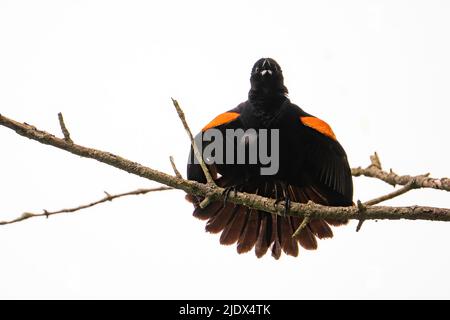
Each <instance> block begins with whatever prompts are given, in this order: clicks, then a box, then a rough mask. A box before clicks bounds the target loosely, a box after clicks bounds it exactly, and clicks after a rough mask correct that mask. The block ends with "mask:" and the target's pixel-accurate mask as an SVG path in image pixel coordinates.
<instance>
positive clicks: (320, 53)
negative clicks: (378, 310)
mask: <svg viewBox="0 0 450 320" xmlns="http://www.w3.org/2000/svg"><path fill="white" fill-rule="evenodd" d="M449 16H450V4H449V2H448V1H359V0H358V1H356V0H355V1H276V2H275V1H226V2H225V1H223V2H214V1H161V2H159V3H157V2H156V1H155V2H150V1H122V2H120V1H39V2H38V1H5V0H0V113H2V114H4V115H5V116H8V117H11V118H13V119H17V120H19V121H25V122H28V123H31V124H33V125H35V126H37V127H38V128H42V129H44V130H47V131H50V132H52V133H54V134H57V135H61V134H60V131H59V127H58V121H57V113H58V112H60V111H61V112H63V114H64V116H65V119H66V124H67V126H68V127H69V129H70V131H71V134H72V137H73V139H74V140H75V142H77V143H79V144H82V145H86V146H90V147H96V148H100V149H102V150H107V151H110V152H113V153H117V154H120V155H122V156H124V157H126V158H128V159H131V160H133V161H138V162H140V163H142V164H144V165H148V166H151V167H153V168H156V169H159V170H162V171H165V172H169V173H171V172H172V171H171V167H170V164H169V160H168V157H169V155H173V156H174V157H175V159H176V162H177V164H178V167H179V168H180V169H183V172H184V168H185V163H186V160H187V152H188V149H189V142H188V140H187V137H186V135H185V133H184V131H183V129H182V127H181V125H180V123H179V120H178V118H177V116H176V113H175V112H174V110H173V106H172V104H171V101H170V97H175V98H177V99H178V100H179V101H180V103H181V105H182V107H183V108H184V110H185V112H186V114H187V118H188V120H189V122H190V124H191V127H192V128H193V130H195V131H198V130H199V129H200V128H201V127H202V126H204V125H205V124H206V123H207V122H208V121H210V120H211V119H212V118H213V117H214V116H215V115H217V114H218V113H220V112H223V111H226V110H228V109H231V108H233V107H235V106H236V105H237V104H238V103H240V102H241V101H244V100H245V99H246V97H247V92H248V89H249V76H250V69H251V67H252V65H253V63H254V62H255V61H256V60H257V59H258V58H260V57H273V58H275V59H276V60H277V61H278V62H279V63H280V65H281V66H282V68H283V70H284V76H285V83H286V85H287V87H288V88H289V90H290V97H291V100H292V101H293V102H294V103H297V104H299V105H300V106H302V107H303V108H304V109H305V110H306V111H307V112H309V113H312V114H314V115H316V116H319V117H321V118H323V119H325V120H326V121H327V122H329V123H330V124H332V126H333V129H334V131H335V133H336V135H337V137H338V139H339V141H340V142H341V143H342V144H343V146H344V147H345V149H346V150H347V153H348V156H349V160H350V163H351V165H352V166H360V165H361V166H366V165H367V164H368V163H369V155H370V154H371V153H372V152H373V151H378V152H379V154H380V157H381V160H382V163H383V164H384V166H385V168H386V169H389V168H394V170H396V171H397V172H398V173H404V174H412V175H415V174H422V173H425V172H431V174H432V175H433V176H436V177H443V176H448V175H449V170H448V169H449V167H448V163H449V157H450V151H449V145H448V144H449V143H448V138H449V134H448V129H449V128H448V127H449V117H448V116H449V112H448V109H449V104H450V94H449V87H450V59H449V57H450V46H449V43H450V42H449V31H450V19H449ZM0 150H1V151H0V152H1V158H0V179H1V180H0V220H2V219H6V218H12V217H15V216H17V215H20V214H21V212H23V211H27V210H28V211H37V212H40V211H41V210H42V209H44V208H45V209H48V210H54V209H59V208H64V207H70V206H76V205H79V204H82V203H86V202H90V201H93V200H96V199H98V198H100V197H102V196H103V191H104V190H106V191H108V192H110V193H117V192H123V191H128V190H132V189H135V188H138V187H150V186H154V185H156V184H155V183H152V182H150V181H146V180H144V179H141V178H138V177H135V176H132V175H129V174H127V173H124V172H122V171H119V170H117V169H114V168H112V167H108V166H106V165H103V164H99V163H97V162H96V161H94V160H88V159H84V158H80V157H77V156H74V155H71V154H69V153H67V152H63V151H61V150H58V149H55V148H53V147H49V146H45V145H41V144H39V143H36V142H34V141H31V140H28V139H25V138H23V137H21V136H18V135H16V134H15V133H14V132H12V131H10V130H9V129H7V128H4V127H0ZM354 181H355V200H356V199H361V200H368V199H370V198H373V197H375V196H378V195H381V194H384V193H387V192H389V191H391V190H392V187H390V186H389V185H387V184H385V183H383V182H379V181H376V180H373V179H368V178H355V180H354ZM386 204H389V205H413V204H418V205H432V206H441V207H450V198H449V194H448V193H446V192H443V191H437V190H417V191H413V192H410V193H409V194H407V195H405V196H403V197H401V198H398V199H395V200H392V201H389V202H386ZM191 212H192V208H191V205H190V204H188V203H187V202H185V200H184V194H183V193H182V192H180V191H166V192H164V193H158V194H151V195H148V196H140V197H129V198H126V199H122V200H117V201H114V202H111V203H107V204H104V205H102V206H98V207H95V208H92V209H89V210H85V211H82V212H78V213H76V214H67V215H61V216H57V217H52V218H50V219H48V220H46V219H34V220H28V221H26V222H22V223H19V224H15V225H9V226H4V227H1V228H0V277H1V281H0V298H153V299H154V298H194V299H195V298H224V299H228V298H256V299H259V298H261V299H262V298H267V299H272V298H275V299H277V298H286V299H299V298H307V299H309V298H450V289H449V287H450V276H449V272H448V270H449V268H450V251H449V250H448V244H449V241H450V226H449V225H448V224H447V223H438V222H409V221H379V222H366V223H365V224H364V226H363V228H362V230H361V232H359V233H356V232H355V227H356V222H352V223H350V224H349V225H348V226H346V227H341V228H338V229H334V230H335V238H334V239H332V240H323V241H320V243H319V250H318V251H309V252H306V251H304V250H302V251H301V252H300V257H298V258H291V257H286V256H284V255H283V256H282V258H281V259H280V260H279V261H274V260H273V259H272V258H271V257H270V256H266V257H264V258H263V259H260V260H259V259H257V258H256V257H255V256H254V254H253V252H252V253H250V254H245V255H238V254H237V253H236V252H235V247H234V246H232V247H225V246H220V245H219V243H218V242H219V241H218V236H217V235H211V234H207V233H206V232H205V231H204V222H202V221H200V220H196V219H194V218H193V217H192V216H191Z"/></svg>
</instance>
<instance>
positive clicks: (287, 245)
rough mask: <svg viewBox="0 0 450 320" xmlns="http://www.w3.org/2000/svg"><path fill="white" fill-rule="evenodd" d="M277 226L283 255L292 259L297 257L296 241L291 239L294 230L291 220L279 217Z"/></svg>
mask: <svg viewBox="0 0 450 320" xmlns="http://www.w3.org/2000/svg"><path fill="white" fill-rule="evenodd" d="M278 226H279V235H280V238H281V247H282V248H283V251H284V253H286V254H288V255H290V256H294V257H296V256H298V245H297V240H295V239H293V238H292V235H293V234H294V231H295V230H293V228H292V225H291V219H289V217H281V218H280V219H279V223H278Z"/></svg>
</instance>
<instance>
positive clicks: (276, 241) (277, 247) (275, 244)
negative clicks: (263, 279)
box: [270, 214, 282, 260]
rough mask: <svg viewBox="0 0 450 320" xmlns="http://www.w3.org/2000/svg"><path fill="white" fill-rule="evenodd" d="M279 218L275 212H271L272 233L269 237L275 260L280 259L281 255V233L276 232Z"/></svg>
mask: <svg viewBox="0 0 450 320" xmlns="http://www.w3.org/2000/svg"><path fill="white" fill-rule="evenodd" d="M280 219H282V217H279V216H278V215H276V214H272V235H271V237H270V243H271V244H272V247H271V249H272V257H274V258H275V259H276V260H278V259H280V256H281V243H280V236H281V234H280V233H279V232H278V231H279V230H278V225H279V224H280V221H279V220H280Z"/></svg>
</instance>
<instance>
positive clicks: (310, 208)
mask: <svg viewBox="0 0 450 320" xmlns="http://www.w3.org/2000/svg"><path fill="white" fill-rule="evenodd" d="M0 125H2V126H4V127H7V128H10V129H12V130H14V131H15V132H16V133H17V134H19V135H22V136H24V137H27V138H29V139H32V140H36V141H38V142H40V143H43V144H48V145H51V146H54V147H56V148H59V149H62V150H65V151H68V152H70V153H73V154H76V155H78V156H81V157H85V158H91V159H95V160H97V161H100V162H103V163H105V164H108V165H110V166H113V167H115V168H118V169H120V170H123V171H126V172H128V173H131V174H134V175H137V176H140V177H143V178H146V179H149V180H153V181H156V182H159V183H162V184H165V185H167V186H169V187H172V188H175V189H180V190H183V191H185V192H187V193H189V194H194V195H198V196H203V197H210V198H211V201H218V200H220V199H223V194H224V189H223V188H220V187H218V186H216V185H212V184H202V183H198V182H196V181H189V180H185V179H180V178H178V177H176V176H171V175H168V174H166V173H163V172H160V171H157V170H154V169H151V168H149V167H145V166H143V165H141V164H139V163H137V162H133V161H130V160H128V159H125V158H123V157H120V156H118V155H114V154H112V153H109V152H105V151H101V150H97V149H93V148H87V147H84V146H81V145H77V144H75V143H69V142H67V141H66V140H64V139H60V138H57V137H55V136H54V135H52V134H50V133H48V132H45V131H42V130H38V129H37V128H35V127H33V126H31V125H29V124H26V123H20V122H17V121H15V120H12V119H9V118H7V117H5V116H2V115H0ZM360 170H366V169H360ZM378 170H381V169H378ZM364 172H365V171H362V173H361V174H363V173H364ZM377 174H378V173H377ZM364 175H365V174H364ZM368 176H370V175H368ZM412 179H413V177H411V179H410V180H408V182H409V181H411V180H412ZM382 180H383V179H382ZM434 180H439V179H434ZM440 180H444V179H440ZM423 181H424V180H423V179H422V180H418V181H417V183H418V185H419V186H420V187H429V186H428V185H429V183H425V184H424V182H423ZM399 184H401V183H399ZM438 189H439V188H438ZM440 189H443V190H447V189H444V188H440ZM227 201H229V202H232V203H235V204H240V205H244V206H247V207H250V208H254V209H256V210H262V211H266V212H270V213H275V214H278V215H281V216H283V215H284V214H285V204H284V202H277V201H276V200H275V199H270V198H265V197H261V196H258V195H255V194H248V193H241V192H236V193H234V192H233V193H230V194H228V198H227ZM41 215H42V214H41ZM44 215H45V212H44ZM289 215H292V216H300V217H306V216H308V217H309V218H310V219H334V220H347V219H356V220H361V218H362V217H363V219H364V220H374V219H376V220H381V219H389V220H397V219H409V220H432V221H450V209H446V208H435V207H421V206H407V207H386V206H370V207H366V208H365V210H364V213H363V214H362V213H361V211H360V209H359V208H358V207H356V206H353V207H327V206H321V205H317V204H314V203H307V204H301V203H295V202H294V203H291V205H290V210H289ZM26 218H27V217H26ZM26 218H25V219H26ZM22 220H24V219H22Z"/></svg>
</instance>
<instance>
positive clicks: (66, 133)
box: [58, 112, 73, 143]
mask: <svg viewBox="0 0 450 320" xmlns="http://www.w3.org/2000/svg"><path fill="white" fill-rule="evenodd" d="M58 120H59V126H60V127H61V132H62V134H63V135H64V140H66V141H67V142H69V143H73V141H72V139H71V138H70V132H69V130H67V127H66V124H65V123H64V118H63V115H62V113H61V112H60V113H58Z"/></svg>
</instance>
